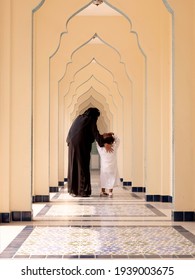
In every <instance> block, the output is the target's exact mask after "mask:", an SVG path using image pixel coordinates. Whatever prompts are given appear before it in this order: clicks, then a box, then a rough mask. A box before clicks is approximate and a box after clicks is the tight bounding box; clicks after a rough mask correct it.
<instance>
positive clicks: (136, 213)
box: [0, 173, 195, 260]
mask: <svg viewBox="0 0 195 280" xmlns="http://www.w3.org/2000/svg"><path fill="white" fill-rule="evenodd" d="M32 207H33V221H31V222H26V223H25V222H22V223H18V222H12V223H10V224H1V225H0V258H5V259H7V258H12V259H16V258H17V259H18V258H25V259H26V258H34V259H36V258H44V259H45V258H69V259H71V258H93V259H97V258H98V259H110V258H115V259H117V258H120V259H121V258H125V259H151V258H153V259H185V260H186V259H187V260H193V259H195V223H194V222H173V221H172V220H171V210H172V207H173V206H172V204H171V203H160V202H152V203H151V202H149V203H148V202H146V201H145V198H144V194H143V193H132V192H131V187H123V186H122V185H121V186H120V187H117V188H115V189H114V191H113V197H112V198H109V197H100V196H99V187H98V174H95V173H94V174H92V196H91V197H88V198H81V197H75V198H73V197H72V196H70V195H69V194H68V193H67V188H66V185H65V186H64V187H62V188H61V189H60V191H59V192H58V193H51V194H50V202H49V203H36V204H33V205H32Z"/></svg>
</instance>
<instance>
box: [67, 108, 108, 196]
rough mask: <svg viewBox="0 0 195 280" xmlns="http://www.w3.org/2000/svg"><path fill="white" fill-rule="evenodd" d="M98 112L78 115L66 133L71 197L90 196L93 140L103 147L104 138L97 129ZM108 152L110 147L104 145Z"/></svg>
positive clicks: (91, 110)
mask: <svg viewBox="0 0 195 280" xmlns="http://www.w3.org/2000/svg"><path fill="white" fill-rule="evenodd" d="M99 115H100V112H99V110H98V109H97V108H89V109H87V110H86V111H85V112H84V113H83V114H82V115H79V116H78V117H77V118H76V119H75V120H74V122H73V123H72V126H71V127H70V130H69V132H68V136H67V139H66V142H67V144H68V192H69V194H71V195H73V196H90V195H91V179H90V153H91V147H92V143H93V142H94V140H96V141H97V142H98V144H99V146H101V147H102V146H104V138H103V135H101V134H100V133H99V131H98V129H97V119H98V117H99ZM105 147H106V149H107V151H108V152H111V151H112V148H111V145H108V144H105Z"/></svg>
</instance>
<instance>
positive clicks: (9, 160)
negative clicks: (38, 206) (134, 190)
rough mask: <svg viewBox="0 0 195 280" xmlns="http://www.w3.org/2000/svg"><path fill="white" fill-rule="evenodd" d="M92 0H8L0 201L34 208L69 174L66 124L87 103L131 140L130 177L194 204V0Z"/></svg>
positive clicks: (2, 35)
mask: <svg viewBox="0 0 195 280" xmlns="http://www.w3.org/2000/svg"><path fill="white" fill-rule="evenodd" d="M89 4H90V1H87V0H78V1H71V2H70V1H69V3H68V4H67V2H66V1H64V0H58V1H57V2H56V1H54V0H46V1H40V0H39V1H38V0H29V1H25V0H12V1H11V0H0V13H1V17H0V20H1V24H0V39H1V42H2V43H1V45H0V55H1V61H0V73H1V75H0V77H1V84H0V133H1V135H2V136H1V137H0V154H1V158H0V178H1V184H0V192H1V194H3V195H1V196H0V212H10V211H30V210H31V194H32V195H48V194H49V186H57V185H58V182H60V181H63V180H64V178H65V177H67V147H66V143H65V139H66V136H67V132H68V129H69V127H70V125H71V122H72V121H73V119H74V118H75V117H76V115H78V114H79V113H80V112H83V111H84V110H85V109H86V108H87V107H88V106H97V107H98V108H99V109H100V111H101V117H100V119H99V121H98V127H99V129H100V132H104V131H114V132H115V133H116V134H117V135H118V136H119V137H120V139H121V145H120V150H119V171H120V177H122V178H123V180H124V181H131V182H132V184H133V186H141V187H146V191H147V194H149V195H156V194H157V195H170V196H172V195H173V197H174V207H175V210H176V211H194V205H195V191H194V182H195V177H194V176H195V175H194V172H193V170H194V167H195V157H194V150H195V145H194V143H195V141H194V140H195V125H194V123H195V122H194V121H195V112H194V108H193V104H194V101H195V99H194V90H195V82H194V79H193V77H194V65H195V55H194V40H195V34H194V30H195V26H194V12H195V4H194V1H193V0H187V1H186V0H185V1H184V0H180V1H177V0H169V1H165V0H164V1H162V0H137V1H134V0H129V1H127V0H121V1H117V0H112V1H111V0H110V1H105V3H104V4H102V5H104V6H106V9H107V13H108V12H109V13H111V14H112V16H110V15H107V16H98V15H92V14H90V12H89V14H88V15H84V13H85V12H86V11H87V10H88V9H89V8H90V5H89ZM38 5H39V6H38ZM36 7H37V9H36V10H33V9H35V8H36ZM102 7H103V6H102ZM139 7H141V8H139ZM97 8H100V9H101V5H100V6H99V7H97ZM89 23H90V24H89ZM95 33H96V34H97V37H96V38H95V39H94V38H93V36H94V34H95Z"/></svg>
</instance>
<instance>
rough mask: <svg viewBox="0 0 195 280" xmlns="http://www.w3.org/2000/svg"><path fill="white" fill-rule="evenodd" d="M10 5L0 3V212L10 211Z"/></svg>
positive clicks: (6, 2) (8, 3)
mask: <svg viewBox="0 0 195 280" xmlns="http://www.w3.org/2000/svg"><path fill="white" fill-rule="evenodd" d="M10 5H11V4H10V1H4V2H2V1H0V42H1V44H0V61H1V64H0V180H1V183H0V192H1V195H0V212H9V211H10V207H9V204H10V202H9V195H10V92H11V76H10V71H11V67H10V66H11V65H10V64H11V57H10V51H11V36H10V29H11V18H10V9H11V8H10ZM5 81H6V82H5Z"/></svg>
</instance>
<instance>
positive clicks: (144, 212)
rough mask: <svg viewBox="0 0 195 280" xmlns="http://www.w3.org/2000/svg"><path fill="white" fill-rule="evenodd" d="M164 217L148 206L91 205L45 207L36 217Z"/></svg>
mask: <svg viewBox="0 0 195 280" xmlns="http://www.w3.org/2000/svg"><path fill="white" fill-rule="evenodd" d="M156 215H158V216H165V215H164V214H163V213H162V212H160V211H158V210H157V209H156V208H155V207H153V206H152V205H150V204H144V205H136V204H134V205H129V204H121V205H119V204H109V203H108V204H93V205H86V204H85V205H83V204H81V205H71V204H63V205H46V206H45V207H44V208H43V209H42V210H41V211H40V212H39V213H38V215H37V216H44V217H45V218H47V217H57V216H58V217H69V216H83V217H87V216H101V217H102V216H104V217H105V216H114V217H116V216H120V217H125V216H147V217H148V216H156Z"/></svg>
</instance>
